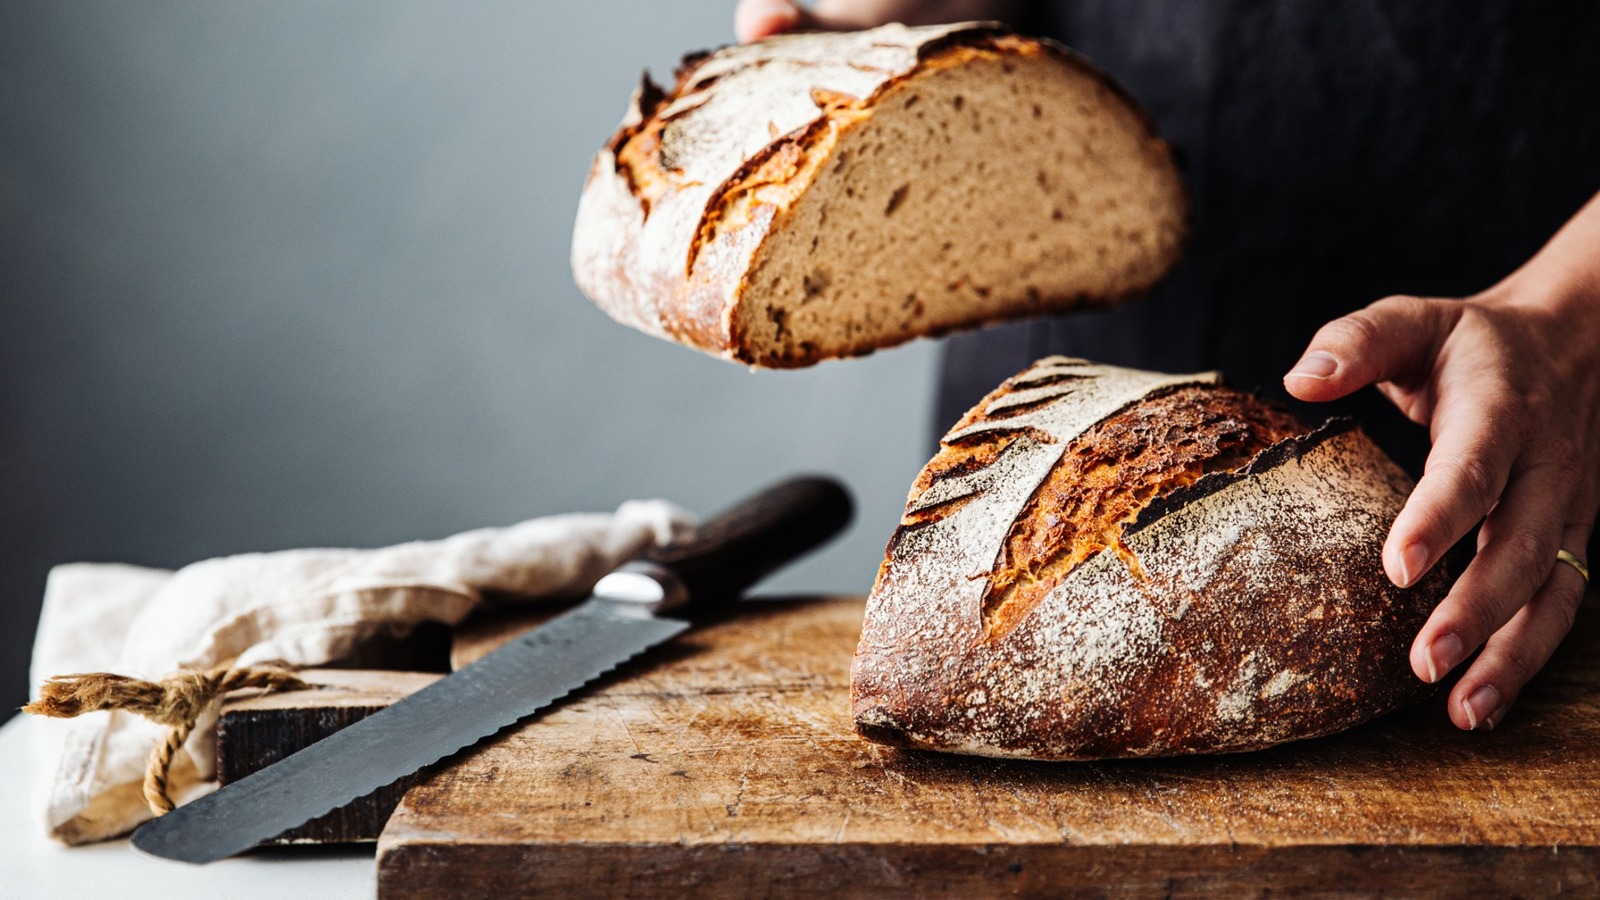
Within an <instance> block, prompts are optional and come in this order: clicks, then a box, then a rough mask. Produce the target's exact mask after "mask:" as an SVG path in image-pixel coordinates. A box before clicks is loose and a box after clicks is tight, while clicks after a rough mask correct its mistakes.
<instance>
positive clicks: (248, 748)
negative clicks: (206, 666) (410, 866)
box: [217, 669, 440, 844]
mask: <svg viewBox="0 0 1600 900" xmlns="http://www.w3.org/2000/svg"><path fill="white" fill-rule="evenodd" d="M299 674H300V677H301V678H302V679H304V680H306V681H308V682H310V683H311V684H312V685H314V686H315V687H316V689H315V690H309V691H288V692H285V693H279V694H266V695H252V694H240V695H237V696H235V697H231V698H229V699H228V700H227V702H225V703H224V704H223V706H222V710H221V712H220V713H219V715H218V718H217V777H218V780H219V781H221V783H223V784H228V783H230V782H233V781H238V780H239V779H241V778H243V777H244V776H246V775H248V774H250V773H251V772H254V771H256V770H257V769H260V768H263V767H265V766H269V765H271V764H272V763H275V762H277V761H278V760H280V759H282V758H283V757H285V756H288V755H289V754H290V753H293V752H294V751H296V750H299V749H300V748H302V747H305V746H307V745H309V744H312V743H314V742H316V741H320V740H322V739H323V738H325V737H327V736H328V735H330V734H333V733H334V732H335V731H338V730H339V729H341V728H344V727H345V726H347V725H350V724H352V723H354V722H358V721H360V720H361V719H364V718H366V717H367V716H369V715H371V714H373V713H374V712H377V711H378V710H380V709H382V708H384V707H385V706H388V705H389V704H391V703H393V702H395V701H396V700H399V699H400V698H401V697H404V696H406V695H407V694H410V693H412V692H413V691H416V690H420V689H421V688H423V687H425V686H426V685H429V684H432V683H433V682H434V681H435V680H437V679H438V678H439V677H440V676H439V675H438V674H435V673H430V672H385V671H368V670H354V669H308V670H306V671H303V672H301V673H299ZM415 781H416V778H415V777H409V778H403V779H401V780H400V781H398V782H395V783H394V784H391V785H388V786H387V787H382V788H379V789H378V790H376V791H374V792H373V793H371V794H368V795H367V796H365V797H362V798H360V799H357V800H354V801H351V802H350V803H349V804H347V805H345V806H343V807H340V808H339V809H336V810H334V811H333V812H330V813H328V814H327V815H325V816H320V817H318V818H315V819H312V820H311V821H309V822H307V823H306V824H304V825H302V826H300V827H299V828H295V829H292V830H290V831H287V832H285V833H284V834H282V835H280V836H279V837H277V838H275V839H273V840H270V841H266V842H264V843H267V844H343V843H359V842H371V841H375V840H377V839H378V834H379V832H381V831H383V825H384V823H385V822H387V821H388V820H389V814H390V813H391V812H392V811H393V810H394V808H395V805H396V804H397V803H399V802H400V798H401V796H402V795H404V794H405V792H406V790H407V789H408V788H410V787H411V785H412V784H413V783H415Z"/></svg>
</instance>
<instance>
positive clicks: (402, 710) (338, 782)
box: [133, 477, 852, 863]
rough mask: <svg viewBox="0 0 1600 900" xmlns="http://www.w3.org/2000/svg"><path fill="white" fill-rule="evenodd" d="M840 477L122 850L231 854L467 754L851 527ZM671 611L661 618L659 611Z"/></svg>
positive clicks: (803, 482)
mask: <svg viewBox="0 0 1600 900" xmlns="http://www.w3.org/2000/svg"><path fill="white" fill-rule="evenodd" d="M851 507H852V504H851V500H850V495H849V493H848V492H847V491H846V490H845V489H844V487H843V486H842V485H840V484H839V483H838V482H836V481H833V480H832V479H828V478H821V477H799V478H793V479H790V480H788V481H784V482H781V483H779V484H776V485H773V486H771V487H769V488H767V489H766V490H764V491H761V492H760V493H757V494H755V495H754V496H752V497H750V498H748V499H746V500H745V501H743V502H742V503H740V504H738V505H737V506H734V507H733V508H731V509H729V510H727V511H725V512H723V513H722V514H720V515H718V516H717V517H716V518H714V519H712V520H711V521H709V522H707V523H705V524H703V525H701V526H700V527H699V528H697V529H695V530H694V532H693V534H691V535H690V536H689V537H688V538H686V539H684V540H679V541H675V542H673V543H670V544H668V545H666V546H663V547H660V548H658V549H656V550H654V551H652V552H650V553H648V554H647V555H646V556H645V557H644V558H643V559H640V560H636V561H633V562H629V563H626V564H624V565H622V566H621V567H619V568H617V569H616V570H615V571H613V572H611V573H610V574H608V575H606V576H605V577H604V578H602V579H600V581H599V582H598V583H597V584H595V586H594V590H593V593H592V594H591V596H590V597H589V598H588V599H587V600H585V601H584V602H582V603H580V604H579V605H578V606H577V607H575V608H574V609H572V610H571V611H569V612H566V613H564V614H562V615H561V616H559V617H558V618H555V619H552V620H550V621H549V622H547V623H545V624H544V625H542V626H540V627H538V628H535V629H533V630H531V631H529V632H527V633H525V634H523V635H521V636H520V637H517V638H515V639H513V640H512V641H511V642H510V643H508V644H506V645H504V646H502V647H500V648H499V649H497V650H495V651H494V652H492V653H490V654H488V655H487V656H484V657H483V658H482V659H479V660H478V661H476V662H474V663H472V664H471V665H468V666H465V667H464V668H462V669H461V670H459V671H457V672H455V673H453V674H450V675H447V676H445V677H444V678H441V679H440V680H439V681H437V682H434V683H433V684H431V685H429V686H428V687H426V688H423V689H422V690H420V691H418V692H416V693H415V694H412V695H410V696H408V697H406V698H404V699H402V700H400V701H399V702H397V703H395V704H393V705H391V706H388V707H386V708H384V709H382V710H379V711H378V712H376V713H374V714H372V715H371V716H368V717H367V718H365V719H362V720H361V721H359V722H356V723H354V724H352V725H350V726H349V727H347V728H344V729H342V730H340V731H337V732H335V733H333V734H331V735H329V736H328V737H326V738H324V739H323V740H321V741H318V742H316V743H315V744H312V745H310V746H308V747H306V748H304V749H302V750H300V751H298V752H296V753H293V754H291V755H289V756H286V757H284V758H283V759H281V760H279V761H278V762H276V763H273V764H272V765H270V766H267V767H265V768H263V769H260V770H259V771H256V772H253V773H251V774H250V775H248V776H246V777H244V778H242V779H240V780H238V781H236V782H233V783H231V784H229V785H226V786H225V787H222V788H220V789H218V790H216V791H214V792H212V793H210V794H207V795H206V796H204V797H201V798H199V799H198V800H195V801H194V802H192V803H187V804H185V805H183V806H180V807H178V808H177V809H176V810H173V811H172V812H170V813H167V814H166V815H164V816H162V817H160V818H158V819H153V820H151V821H149V822H147V823H145V824H144V825H143V826H141V827H140V828H139V830H138V831H136V832H134V835H133V845H134V846H135V847H137V848H138V849H140V850H142V851H144V852H145V853H149V854H152V855H155V856H159V857H163V858H165V859H172V860H178V861H181V862H188V863H208V862H214V861H216V860H219V859H222V858H224V857H228V856H232V855H234V854H236V853H240V852H242V851H244V850H248V849H250V848H251V847H254V846H256V845H257V844H259V843H260V842H261V841H264V840H267V839H269V838H273V837H276V836H277V835H279V834H282V833H283V832H284V831H287V830H288V829H290V828H294V827H296V826H298V825H301V824H303V823H305V822H307V821H309V820H310V819H313V818H316V817H317V816H320V815H323V814H324V813H327V812H329V811H331V810H333V809H336V808H338V807H340V806H343V805H344V804H346V803H348V802H350V801H351V800H354V799H356V798H357V797H362V796H365V795H367V794H369V793H371V792H373V791H375V790H377V789H378V788H380V787H383V786H384V785H386V784H389V783H390V782H393V781H395V780H396V779H399V778H402V777H404V776H406V775H409V774H411V773H413V772H416V771H417V770H419V769H421V768H422V767H424V766H427V765H430V764H432V763H435V762H438V761H439V760H441V759H444V758H445V757H447V756H450V755H451V754H454V753H456V752H457V751H459V750H461V749H463V748H465V747H468V746H471V745H473V744H475V743H477V742H478V741H480V740H482V739H483V738H485V737H487V736H489V735H491V734H494V733H495V732H497V731H499V730H500V729H502V728H504V727H505V726H507V725H510V724H512V723H513V722H516V721H518V720H520V719H523V718H525V717H527V716H529V715H531V714H533V713H535V712H537V711H539V710H541V709H544V708H545V707H547V706H549V705H551V704H552V703H554V702H556V701H557V700H559V699H561V698H562V697H564V696H566V695H567V694H569V693H571V692H572V691H574V690H577V689H578V688H580V687H582V686H584V685H585V684H588V683H589V682H591V681H593V680H595V679H596V678H599V677H600V676H601V675H603V674H605V673H606V672H608V671H610V670H611V669H613V668H615V667H616V666H618V665H620V664H622V663H624V662H626V661H627V660H629V659H631V658H633V657H634V656H636V655H638V654H640V653H643V652H644V651H646V650H648V649H650V648H651V647H654V646H656V645H657V644H660V643H662V642H664V641H667V640H669V639H670V638H672V637H674V636H675V635H678V634H680V633H682V632H683V631H684V630H686V629H688V628H689V627H690V619H691V617H693V616H698V615H701V614H703V613H705V612H708V611H714V610H716V609H717V608H719V607H725V606H726V605H727V604H728V603H730V602H731V601H733V600H736V599H737V598H738V596H739V595H740V594H741V593H742V592H743V591H744V590H745V588H748V587H749V586H750V585H752V584H754V583H755V582H756V581H758V580H760V579H761V578H762V577H764V576H766V575H767V574H769V573H771V572H772V571H773V570H775V569H777V568H779V567H780V566H782V565H783V564H785V563H787V562H789V561H790V560H792V559H794V558H796V557H798V556H800V555H801V554H803V553H805V552H807V551H809V550H811V549H813V548H815V547H817V546H819V545H821V544H822V543H824V542H825V541H827V540H828V539H829V538H831V537H833V536H834V535H835V534H837V533H838V532H839V531H841V530H842V529H843V528H844V526H845V525H846V524H847V523H848V522H849V521H850V517H851ZM666 613H671V614H672V615H670V616H669V615H665V614H666Z"/></svg>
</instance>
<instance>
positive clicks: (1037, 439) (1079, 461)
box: [852, 359, 1448, 759]
mask: <svg viewBox="0 0 1600 900" xmlns="http://www.w3.org/2000/svg"><path fill="white" fill-rule="evenodd" d="M1118 384H1125V387H1118ZM1130 390H1131V391H1132V396H1131V402H1129V401H1127V400H1124V399H1123V398H1127V397H1129V396H1130V394H1129V391H1130ZM1074 404H1076V406H1074ZM1008 421H1009V424H1008ZM1409 487H1410V482H1409V480H1408V479H1407V478H1406V477H1405V476H1404V474H1403V473H1401V472H1400V471H1399V470H1398V469H1397V468H1396V467H1395V466H1394V465H1393V463H1391V462H1389V461H1388V460H1387V459H1386V458H1384V457H1383V455H1382V453H1381V452H1380V451H1378V450H1377V448H1376V447H1374V446H1373V445H1372V444H1371V442H1370V441H1368V440H1367V439H1366V438H1365V436H1364V435H1362V434H1361V433H1360V432H1359V430H1357V429H1354V428H1353V427H1352V426H1350V425H1349V424H1348V423H1334V424H1330V425H1328V426H1325V427H1324V428H1322V429H1318V430H1316V431H1310V430H1309V429H1306V428H1305V427H1304V426H1302V425H1300V424H1299V423H1298V422H1296V421H1295V420H1294V419H1293V418H1292V417H1291V416H1289V415H1288V414H1286V413H1284V412H1282V411H1280V410H1276V409H1273V408H1271V407H1268V406H1266V405H1265V404H1262V403H1261V402H1260V401H1257V400H1255V399H1254V398H1251V397H1249V396H1248V395H1244V394H1240V393H1238V392H1234V391H1230V390H1227V389H1225V388H1220V387H1211V386H1203V385H1194V384H1191V385H1187V386H1185V385H1182V384H1174V383H1172V382H1170V381H1169V382H1166V383H1162V382H1161V381H1159V380H1153V379H1151V378H1148V377H1146V378H1141V377H1140V374H1139V373H1130V372H1128V371H1127V370H1117V369H1112V368H1110V367H1103V366H1092V365H1090V364H1087V363H1082V362H1081V361H1073V360H1061V359H1054V360H1046V361H1042V362H1041V363H1039V364H1036V366H1035V367H1034V368H1033V369H1030V370H1029V371H1028V372H1025V373H1023V374H1022V375H1019V376H1018V377H1017V378H1014V379H1011V380H1009V381H1008V382H1007V383H1006V384H1005V385H1003V386H1002V388H1001V389H1000V390H998V391H996V392H995V393H993V394H991V395H990V396H989V397H987V398H985V401H984V402H983V403H982V404H980V406H979V408H978V409H977V410H975V411H974V412H973V413H969V414H968V416H966V417H965V418H964V419H963V420H962V422H961V423H959V424H958V426H957V427H956V428H955V429H954V430H953V431H952V433H951V435H950V436H947V437H946V440H945V446H944V447H943V448H942V449H941V451H940V453H939V454H938V455H937V456H936V457H935V459H934V460H933V461H932V462H931V463H930V464H929V466H928V468H927V469H926V470H925V471H924V472H923V474H922V476H920V477H919V479H918V481H917V484H916V486H915V487H914V488H913V492H912V498H911V501H910V504H909V505H908V513H907V516H906V518H905V519H904V520H903V521H902V524H901V526H900V528H899V529H897V531H896V533H895V535H894V538H893V539H892V540H891V542H890V546H889V551H888V554H887V556H886V559H885V561H884V564H883V567H882V569H881V570H880V575H879V579H878V583H877V585H876V586H875V587H874V589H873V595H872V598H871V600H870V601H869V603H868V611H867V618H866V622H865V623H864V626H863V632H862V640H861V645H860V648H859V649H858V652H857V657H856V662H855V666H854V668H853V675H852V696H853V706H854V717H855V721H856V725H857V730H858V731H859V732H860V733H861V734H863V735H864V736H866V737H869V738H870V739H872V740H875V741H879V742H883V743H890V744H896V745H904V746H915V747H924V748H929V749H942V750H953V751H957V752H968V753H978V754H984V755H997V756H1008V755H1012V756H1028V757H1034V758H1042V759H1092V758H1104V757H1115V756H1148V755H1169V754H1182V753H1214V752H1230V751H1238V750H1248V749H1255V748H1259V747H1264V746H1269V745H1271V744H1274V743H1279V742H1282V741H1286V740H1294V739H1300V738H1305V737H1312V736H1316V735H1321V734H1327V733H1331V732H1333V731H1337V730H1342V729H1344V728H1348V727H1350V726H1351V725H1354V724H1357V723H1359V722H1361V721H1364V720H1366V719H1368V718H1371V717H1372V716H1374V715H1377V714H1379V713H1381V712H1384V711H1387V710H1390V709H1393V708H1395V707H1397V706H1399V705H1403V704H1405V703H1407V702H1411V701H1414V700H1416V699H1420V698H1421V697H1422V696H1425V695H1426V694H1427V693H1428V691H1429V690H1430V689H1429V688H1428V686H1426V685H1424V684H1422V683H1421V682H1419V681H1417V680H1416V679H1415V678H1414V677H1413V676H1412V675H1411V673H1410V668H1409V663H1408V662H1407V649H1408V647H1409V643H1410V640H1411V638H1412V637H1413V636H1414V635H1415V633H1416V630H1417V629H1418V628H1419V627H1420V626H1421V624H1422V623H1423V621H1425V619H1426V617H1427V615H1428V612H1429V611H1430V610H1431V609H1432V607H1433V605H1434V604H1435V603H1436V602H1437V601H1438V600H1439V599H1440V598H1441V597H1442V596H1443V593H1444V591H1445V589H1446V588H1447V586H1448V575H1447V574H1446V573H1444V572H1442V571H1440V572H1434V573H1432V574H1430V575H1429V576H1428V578H1427V579H1425V581H1424V582H1423V583H1422V584H1419V585H1417V586H1416V587H1414V588H1411V589H1409V590H1400V589H1398V588H1395V587H1394V586H1393V585H1392V584H1390V583H1389V581H1388V579H1387V578H1386V577H1385V575H1384V573H1383V570H1382V565H1381V560H1380V555H1379V548H1380V547H1381V545H1382V540H1383V536H1384V533H1385V531H1386V529H1387V527H1388V524H1389V522H1390V521H1391V520H1392V518H1393V516H1394V515H1395V514H1396V513H1397V512H1398V510H1399V508H1400V505H1401V504H1402V503H1403V501H1404V498H1405V496H1406V493H1407V492H1408V490H1409Z"/></svg>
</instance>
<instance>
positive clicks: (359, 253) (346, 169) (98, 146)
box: [0, 0, 934, 705]
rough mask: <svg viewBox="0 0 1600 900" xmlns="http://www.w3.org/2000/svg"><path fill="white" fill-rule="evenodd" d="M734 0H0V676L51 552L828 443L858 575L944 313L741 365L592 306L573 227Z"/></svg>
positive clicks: (816, 572) (773, 462)
mask: <svg viewBox="0 0 1600 900" xmlns="http://www.w3.org/2000/svg"><path fill="white" fill-rule="evenodd" d="M731 7H732V3H731V0H702V2H678V3H662V2H650V0H608V2H591V3H580V2H563V3H537V4H535V3H527V2H523V3H514V2H469V3H448V4H446V3H430V2H419V0H383V2H373V0H364V2H339V3H333V4H330V3H325V2H321V0H317V2H310V0H274V2H271V3H212V2H197V3H180V2H170V0H144V2H134V3H93V4H87V3H83V4H66V3H61V2H54V0H52V2H19V0H0V429H3V431H0V500H3V514H0V566H3V571H0V702H4V703H6V704H8V705H9V704H15V703H18V702H21V701H22V699H23V698H24V695H25V693H26V688H25V672H26V666H27V656H28V649H29V646H30V644H31V640H32V633H33V627H34V623H35V619H36V616H37V611H38V603H39V597H40V592H41V589H42V587H43V583H44V576H45V573H46V571H47V570H48V567H49V566H51V565H53V564H56V563H61V562H67V561H70V560H117V561H127V562H134V563H141V564H146V565H156V566H178V565H182V564H183V563H186V562H190V561H193V560H197V559H201V558H204V557H208V556H214V555H218V554H227V553H235V552H242V551H251V550H270V549H278V548H286V547H294V546H307V545H343V546H378V545H382V544H386V543H391V542H396V541H402V540H409V539H414V538H422V537H434V536H443V535H445V534H449V533H451V532H454V531H458V530H462V529H467V528H473V527H479V526H483V525H490V524H503V523H510V522H513V521H516V520H519V519H522V518H525V517H528V516H534V515H539V514H544V513H555V512H561V511H567V510H575V509H600V510H604V509H610V508H614V507H615V506H616V504H617V503H619V502H621V501H622V500H624V499H626V498H629V497H636V496H664V497H668V498H671V499H674V500H676V501H678V502H680V503H682V504H684V505H685V506H688V507H689V508H691V509H694V510H696V511H698V512H701V513H705V512H710V511H712V510H714V509H715V508H716V507H718V506H719V505H721V504H724V503H726V502H729V501H731V500H734V499H736V498H737V496H738V495H740V494H741V493H743V492H745V491H747V490H749V489H751V488H752V487H754V486H756V485H759V484H761V483H763V482H766V481H768V480H770V479H772V478H774V477H776V476H779V475H782V474H785V473H788V472H791V471H794V470H820V471H827V472H834V473H837V474H839V475H840V476H842V477H843V478H844V479H845V480H846V481H847V482H848V483H849V484H850V485H851V486H852V487H853V488H854V489H855V491H856V493H857V495H858V499H859V503H860V507H861V515H860V518H859V519H858V522H857V524H856V526H855V527H854V529H853V530H852V531H851V532H850V533H849V535H848V536H847V538H846V540H844V541H843V542H842V543H840V544H838V545H837V546H835V547H834V548H833V549H831V550H829V551H828V552H826V553H825V554H823V555H820V556H818V557H816V558H814V559H812V560H811V561H809V562H807V563H805V564H803V565H802V566H799V567H797V568H795V569H793V570H791V571H790V572H788V573H787V574H786V575H784V576H780V578H779V579H778V580H777V581H775V582H773V583H771V584H770V585H769V589H772V590H808V589H816V590H825V591H851V592H861V591H864V590H865V589H866V588H867V587H868V586H869V585H870V584H871V580H872V577H873V574H874V570H875V567H876V565H877V561H878V559H879V556H880V554H881V552H882V547H883V542H884V540H885V539H886V538H887V537H888V534H889V532H890V531H891V530H892V527H893V523H894V521H895V519H896V517H897V515H898V512H899V509H900V506H901V504H902V502H903V498H904V492H905V490H906V488H907V486H908V485H909V484H910V481H911V479H912V478H913V476H914V475H915V473H916V470H917V468H918V467H919V466H920V465H921V463H922V462H924V461H925V454H926V452H927V450H928V448H929V444H928V437H927V434H928V431H929V427H930V426H929V421H928V419H929V409H930V407H931V402H932V401H931V390H932V384H931V381H932V375H933V365H934V347H933V345H931V344H928V343H921V344H918V345H915V346H912V347H909V348H903V349H900V350H896V351H892V352H888V353H881V354H878V355H877V356H874V357H870V358H867V359H864V360H858V361H852V362H849V363H832V364H825V365H822V366H819V367H817V368H815V369H813V370H810V371H804V372H792V373H752V372H749V371H746V370H744V369H742V368H739V367H736V366H733V365H730V364H728V363H725V362H721V361H718V360H714V359H711V358H709V357H703V356H700V355H699V354H696V353H692V352H690V351H688V350H684V349H682V348H679V347H675V346H672V345H669V344H667V343H664V342H661V341H657V340H655V339H652V338H648V337H644V336H642V335H639V334H636V333H634V332H632V331H630V330H628V329H625V328H622V327H621V326H617V325H614V324H612V323H611V322H610V321H609V320H608V319H606V318H605V317H604V316H603V315H602V314H601V313H600V312H598V311H597V310H596V309H595V308H594V307H593V306H592V305H590V304H589V303H588V302H587V301H586V300H584V299H583V298H582V296H581V295H580V294H579V293H578V291H577V289H576V288H575V287H574V286H573V284H572V279H571V276H570V274H569V271H568V267H567V246H568V236H569V231H570V227H571V223H572V217H573V212H574V210H575V208H576V202H577V196H578V192H579V189H580V187H581V184H582V180H583V175H584V172H585V170H586V168H587V164H588V160H589V157H590V155H591V154H592V153H593V151H594V150H595V149H596V147H598V145H599V144H600V142H601V141H602V140H603V139H604V138H605V137H606V136H607V135H608V134H609V133H610V131H611V129H612V127H613V126H614V125H615V124H616V122H617V120H618V119H619V118H620V116H621V114H622V111H623V106H624V103H625V100H626V98H627V95H628V92H629V90H630V89H631V88H632V87H633V85H634V84H635V83H636V80H637V78H638V74H639V70H640V69H641V68H642V67H644V66H646V65H648V66H649V67H650V68H652V69H653V70H654V71H655V72H657V73H658V74H661V75H665V74H667V73H669V72H670V71H671V68H672V66H673V65H674V63H675V62H676V59H677V57H678V55H679V54H680V53H682V52H683V51H686V50H690V49H696V48H701V47H707V46H713V45H716V44H720V43H725V42H727V41H729V40H731V38H732V35H731Z"/></svg>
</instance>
